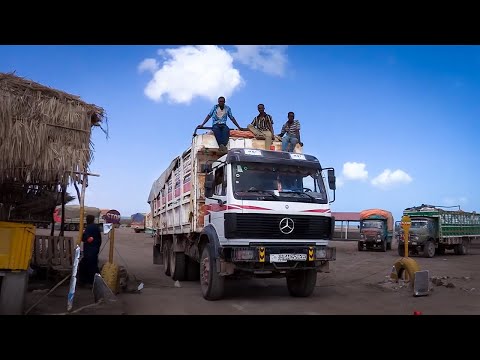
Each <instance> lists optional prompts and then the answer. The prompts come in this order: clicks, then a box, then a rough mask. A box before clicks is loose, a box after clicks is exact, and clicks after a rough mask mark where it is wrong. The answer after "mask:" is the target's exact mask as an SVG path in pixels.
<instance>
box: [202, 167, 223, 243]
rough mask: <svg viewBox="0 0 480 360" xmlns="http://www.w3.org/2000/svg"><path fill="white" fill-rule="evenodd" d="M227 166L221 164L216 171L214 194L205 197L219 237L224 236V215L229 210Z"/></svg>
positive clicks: (211, 220) (211, 219)
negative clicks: (227, 203)
mask: <svg viewBox="0 0 480 360" xmlns="http://www.w3.org/2000/svg"><path fill="white" fill-rule="evenodd" d="M226 170H227V169H226V167H225V166H221V167H218V168H216V169H215V171H214V179H215V180H214V183H213V196H212V197H211V198H207V199H205V203H206V204H207V205H209V211H210V222H211V223H212V225H213V226H214V227H215V229H216V231H217V235H218V237H219V238H223V237H224V233H225V232H224V217H223V214H224V212H225V210H227V205H226V200H227V171H226Z"/></svg>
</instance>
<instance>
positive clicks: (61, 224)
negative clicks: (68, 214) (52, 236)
mask: <svg viewBox="0 0 480 360" xmlns="http://www.w3.org/2000/svg"><path fill="white" fill-rule="evenodd" d="M66 191H67V186H66V185H62V221H61V222H60V234H59V235H60V236H64V233H63V232H64V231H65V230H64V229H65V192H66Z"/></svg>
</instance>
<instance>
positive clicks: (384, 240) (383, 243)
mask: <svg viewBox="0 0 480 360" xmlns="http://www.w3.org/2000/svg"><path fill="white" fill-rule="evenodd" d="M380 250H382V251H383V252H385V251H387V239H383V241H382V246H381V247H380Z"/></svg>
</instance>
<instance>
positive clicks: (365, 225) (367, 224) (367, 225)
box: [362, 221, 383, 229]
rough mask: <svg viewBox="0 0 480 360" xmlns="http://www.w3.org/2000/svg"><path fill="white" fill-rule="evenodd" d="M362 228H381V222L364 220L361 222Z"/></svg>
mask: <svg viewBox="0 0 480 360" xmlns="http://www.w3.org/2000/svg"><path fill="white" fill-rule="evenodd" d="M362 228H364V229H381V228H383V222H381V221H364V222H362Z"/></svg>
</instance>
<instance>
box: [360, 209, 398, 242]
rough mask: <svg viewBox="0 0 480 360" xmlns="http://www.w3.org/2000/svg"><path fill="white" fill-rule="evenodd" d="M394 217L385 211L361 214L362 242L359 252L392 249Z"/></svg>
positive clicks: (373, 210) (372, 210)
mask: <svg viewBox="0 0 480 360" xmlns="http://www.w3.org/2000/svg"><path fill="white" fill-rule="evenodd" d="M392 240H393V216H392V213H391V212H390V211H387V210H383V209H368V210H363V211H361V212H360V240H359V241H358V251H362V250H364V249H367V250H369V249H373V248H379V249H380V250H381V251H387V250H390V249H391V248H392Z"/></svg>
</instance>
